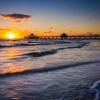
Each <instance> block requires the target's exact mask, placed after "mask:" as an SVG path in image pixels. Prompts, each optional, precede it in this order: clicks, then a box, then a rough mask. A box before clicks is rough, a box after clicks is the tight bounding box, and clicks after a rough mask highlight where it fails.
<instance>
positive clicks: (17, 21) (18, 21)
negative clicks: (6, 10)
mask: <svg viewBox="0 0 100 100" xmlns="http://www.w3.org/2000/svg"><path fill="white" fill-rule="evenodd" d="M13 22H15V23H20V22H21V20H14V21H13Z"/></svg>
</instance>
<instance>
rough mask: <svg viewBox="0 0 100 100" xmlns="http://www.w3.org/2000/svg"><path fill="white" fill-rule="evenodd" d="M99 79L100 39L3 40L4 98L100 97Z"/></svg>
mask: <svg viewBox="0 0 100 100" xmlns="http://www.w3.org/2000/svg"><path fill="white" fill-rule="evenodd" d="M99 80H100V40H34V39H31V40H19V41H0V100H99V99H98V98H97V99H95V98H96V92H94V91H91V90H90V89H91V87H92V86H93V84H95V82H97V81H99ZM98 84H99V83H98ZM99 86H100V85H98V86H97V87H96V89H97V90H98V91H100V90H99V89H100V87H99ZM99 95H100V94H99Z"/></svg>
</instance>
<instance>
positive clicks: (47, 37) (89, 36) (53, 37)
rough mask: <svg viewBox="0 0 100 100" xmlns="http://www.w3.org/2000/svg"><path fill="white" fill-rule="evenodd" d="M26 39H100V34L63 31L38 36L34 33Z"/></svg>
mask: <svg viewBox="0 0 100 100" xmlns="http://www.w3.org/2000/svg"><path fill="white" fill-rule="evenodd" d="M24 38H25V39H46V40H47V39H49V40H50V39H51V40H52V39H56V40H66V39H100V35H67V34H66V33H62V34H61V35H59V36H36V35H34V34H33V33H31V34H30V35H28V36H26V37H24Z"/></svg>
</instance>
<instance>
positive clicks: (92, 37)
mask: <svg viewBox="0 0 100 100" xmlns="http://www.w3.org/2000/svg"><path fill="white" fill-rule="evenodd" d="M38 39H63V40H66V39H100V36H67V37H61V36H39V37H38Z"/></svg>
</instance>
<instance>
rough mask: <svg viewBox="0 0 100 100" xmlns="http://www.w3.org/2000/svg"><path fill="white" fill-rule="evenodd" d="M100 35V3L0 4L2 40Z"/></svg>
mask: <svg viewBox="0 0 100 100" xmlns="http://www.w3.org/2000/svg"><path fill="white" fill-rule="evenodd" d="M7 31H15V32H16V33H18V34H20V35H19V36H20V37H23V36H25V35H27V34H28V33H30V32H32V33H34V34H36V35H59V34H61V33H63V32H65V33H67V34H69V35H78V34H86V33H95V34H100V0H0V36H2V34H4V33H6V32H7Z"/></svg>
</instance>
